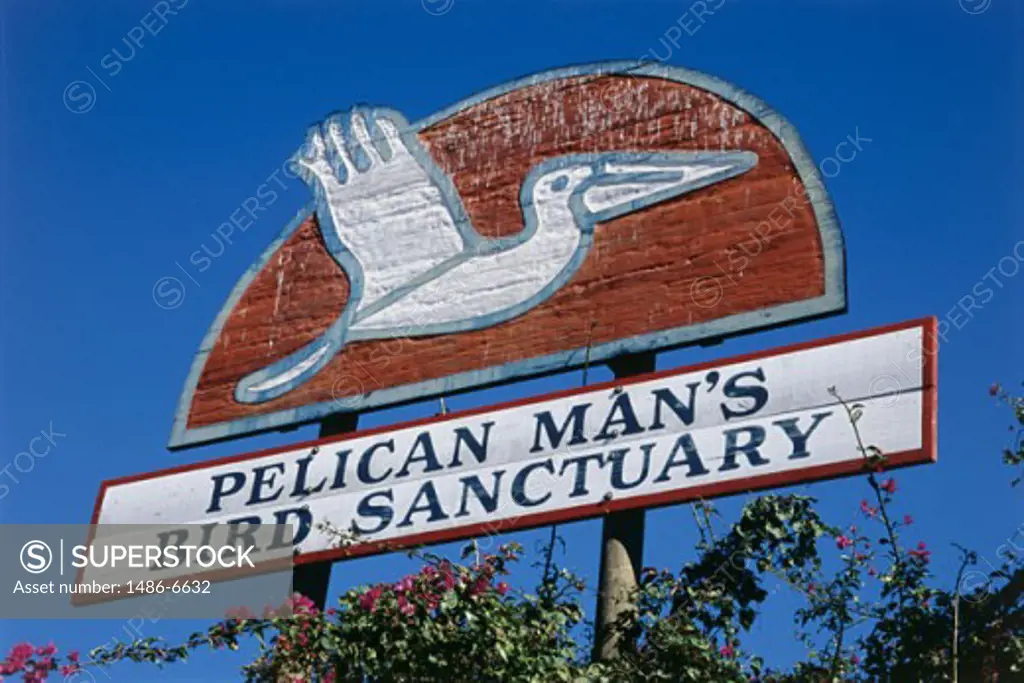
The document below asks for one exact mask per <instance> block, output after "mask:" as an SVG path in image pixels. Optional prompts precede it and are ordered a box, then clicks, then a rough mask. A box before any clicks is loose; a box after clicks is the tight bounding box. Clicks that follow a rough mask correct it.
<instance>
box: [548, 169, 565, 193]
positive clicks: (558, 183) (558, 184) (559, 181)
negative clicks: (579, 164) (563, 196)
mask: <svg viewBox="0 0 1024 683" xmlns="http://www.w3.org/2000/svg"><path fill="white" fill-rule="evenodd" d="M567 187H569V176H567V175H565V174H564V173H563V174H562V175H560V176H558V177H557V178H555V179H554V180H553V181H551V189H552V190H554V191H555V192H561V191H562V190H564V189H565V188H567Z"/></svg>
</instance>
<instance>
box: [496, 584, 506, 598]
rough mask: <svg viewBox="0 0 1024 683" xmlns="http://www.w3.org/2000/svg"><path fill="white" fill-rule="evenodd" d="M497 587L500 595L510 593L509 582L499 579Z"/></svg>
mask: <svg viewBox="0 0 1024 683" xmlns="http://www.w3.org/2000/svg"><path fill="white" fill-rule="evenodd" d="M495 589H496V590H497V591H498V594H499V595H504V594H505V593H508V584H507V583H505V582H504V581H499V582H498V585H497V586H496V587H495Z"/></svg>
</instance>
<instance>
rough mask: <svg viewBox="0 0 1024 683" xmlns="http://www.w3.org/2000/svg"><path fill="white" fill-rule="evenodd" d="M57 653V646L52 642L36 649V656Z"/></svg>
mask: <svg viewBox="0 0 1024 683" xmlns="http://www.w3.org/2000/svg"><path fill="white" fill-rule="evenodd" d="M56 651H57V646H56V645H54V644H53V643H52V642H51V643H50V644H48V645H40V646H39V647H37V648H36V654H37V655H40V656H45V655H52V654H54V653H55V652H56Z"/></svg>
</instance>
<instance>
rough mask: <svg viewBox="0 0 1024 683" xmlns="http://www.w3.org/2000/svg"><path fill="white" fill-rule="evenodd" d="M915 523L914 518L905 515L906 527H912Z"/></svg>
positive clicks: (904, 522)
mask: <svg viewBox="0 0 1024 683" xmlns="http://www.w3.org/2000/svg"><path fill="white" fill-rule="evenodd" d="M913 523H914V518H913V517H911V516H910V515H903V524H904V525H905V526H910V525H911V524H913Z"/></svg>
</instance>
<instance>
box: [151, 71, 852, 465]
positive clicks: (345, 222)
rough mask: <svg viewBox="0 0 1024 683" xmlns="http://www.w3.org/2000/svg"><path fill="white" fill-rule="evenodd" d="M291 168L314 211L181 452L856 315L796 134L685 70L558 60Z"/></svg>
mask: <svg viewBox="0 0 1024 683" xmlns="http://www.w3.org/2000/svg"><path fill="white" fill-rule="evenodd" d="M288 168H289V172H294V173H296V174H297V175H299V176H301V177H302V179H303V180H304V181H305V182H306V183H307V184H308V185H309V186H310V187H311V188H312V190H313V193H314V197H315V200H314V201H313V203H312V204H311V205H310V206H309V207H308V208H307V209H306V210H305V211H303V212H302V213H301V214H300V215H299V216H297V217H296V219H295V220H294V221H293V222H292V223H291V224H290V225H288V226H287V227H286V228H285V230H284V231H283V232H282V233H281V234H280V235H279V236H278V238H277V239H276V240H274V242H273V243H272V244H271V245H270V246H269V247H268V248H267V250H266V251H265V252H264V253H263V255H262V256H261V257H260V258H259V260H258V261H257V262H256V263H255V264H254V265H253V266H252V267H251V268H250V269H249V271H248V272H247V273H246V274H245V276H244V277H242V279H241V280H240V281H239V282H238V283H237V285H236V286H235V288H234V290H233V291H232V292H231V295H230V296H229V297H228V300H227V302H226V303H225V304H224V306H223V308H222V309H221V311H220V313H219V315H218V316H217V318H216V320H215V321H214V323H213V325H212V327H211V328H210V330H209V331H208V333H207V335H206V337H205V338H204V340H203V341H202V344H201V345H200V350H199V353H198V354H197V355H196V357H195V360H194V361H193V365H192V370H191V372H190V374H189V376H188V379H187V380H186V383H185V388H184V391H183V393H182V395H181V398H180V401H179V406H178V412H177V415H176V417H175V422H174V427H173V430H172V434H171V439H170V444H169V445H170V447H171V448H182V447H186V446H191V445H195V444H200V443H205V442H210V441H216V440H222V439H228V438H234V437H238V436H242V435H246V434H252V433H256V432H260V431H265V430H269V429H275V428H282V427H289V426H294V425H298V424H302V423H306V422H311V421H315V420H317V419H319V418H322V417H323V416H325V415H328V414H331V413H337V412H343V411H363V410H366V409H370V408H374V407H380V406H386V405H393V404H397V403H402V402H407V401H412V400H417V399H421V398H425V397H429V396H436V395H443V394H445V393H449V392H452V391H458V390H463V389H468V388H473V387H481V386H486V385H492V384H495V383H499V382H504V381H510V380H513V379H516V378H523V377H528V376H534V375H540V374H544V373H551V372H557V371H562V370H566V369H570V368H574V367H579V366H580V365H582V364H583V362H584V359H585V358H587V357H588V356H589V358H590V359H591V360H592V361H595V362H597V361H601V360H605V359H609V358H612V357H614V356H617V355H620V354H622V353H631V352H641V351H649V350H658V349H665V348H670V347H674V346H679V345H683V344H690V343H695V342H700V341H702V340H718V339H721V338H723V337H726V336H729V335H734V334H739V333H744V332H749V331H752V330H756V329H761V328H764V327H768V326H775V325H780V324H784V323H791V322H795V321H799V320H806V319H810V318H814V317H819V316H823V315H830V314H834V313H838V312H842V311H843V310H845V307H846V293H845V275H844V255H843V245H842V236H841V234H840V231H839V227H838V224H837V222H836V218H835V215H834V212H833V209H832V204H831V202H830V200H829V198H828V196H827V194H826V192H825V190H824V186H823V184H822V181H821V178H820V177H819V174H818V172H817V169H816V168H815V166H814V164H813V162H812V160H811V158H810V157H809V156H808V154H807V152H806V150H805V149H804V148H803V145H802V144H801V143H800V140H799V137H798V136H797V134H796V132H795V131H794V130H793V128H792V127H791V126H790V125H789V124H788V123H786V122H785V121H784V120H783V119H782V118H781V117H779V116H778V115H777V114H775V113H774V112H773V111H772V110H771V109H770V108H769V107H768V106H767V105H765V104H764V103H763V102H761V101H759V100H757V99H756V98H754V97H752V96H750V95H749V94H746V93H744V92H742V91H741V90H738V89H737V88H735V87H733V86H731V85H729V84H727V83H724V82H722V81H719V80H717V79H715V78H712V77H710V76H706V75H703V74H699V73H696V72H692V71H688V70H685V69H680V68H676V67H669V66H665V65H660V64H641V65H637V64H635V63H627V64H614V63H610V64H599V65H590V66H584V67H575V68H569V69H562V70H558V71H552V72H547V73H543V74H539V75H535V76H531V77H529V78H525V79H522V80H519V81H515V82H513V83H508V84H505V85H502V86H499V87H497V88H493V89H491V90H488V91H486V92H484V93H482V94H479V95H476V96H474V97H471V98H470V99H467V100H465V101H463V102H460V103H458V104H456V105H454V106H452V107H449V108H448V109H445V110H444V111H441V112H440V113H438V114H435V115H433V116H430V117H428V118H427V119H425V120H423V121H419V122H417V123H415V124H409V123H408V122H407V120H406V118H405V117H404V116H403V115H402V114H401V113H400V112H398V111H396V110H394V109H386V108H370V107H356V108H353V109H351V110H349V111H346V112H343V113H340V114H336V115H334V116H331V117H329V118H327V119H326V120H325V121H323V122H322V123H321V124H318V125H316V126H314V127H312V128H311V129H310V130H309V131H308V133H307V135H306V139H305V143H304V144H303V145H302V147H301V148H300V150H299V151H298V152H297V154H296V155H295V157H294V158H293V159H292V161H291V162H290V164H289V165H288ZM259 208H260V207H259V205H258V203H257V205H256V206H253V207H251V208H250V209H248V210H250V211H251V212H255V211H259ZM204 259H205V260H208V258H207V256H205V255H204V254H203V253H202V251H196V252H195V253H194V254H192V255H191V257H190V260H193V262H195V263H196V264H197V265H199V264H201V263H202V262H203V260H204Z"/></svg>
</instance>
